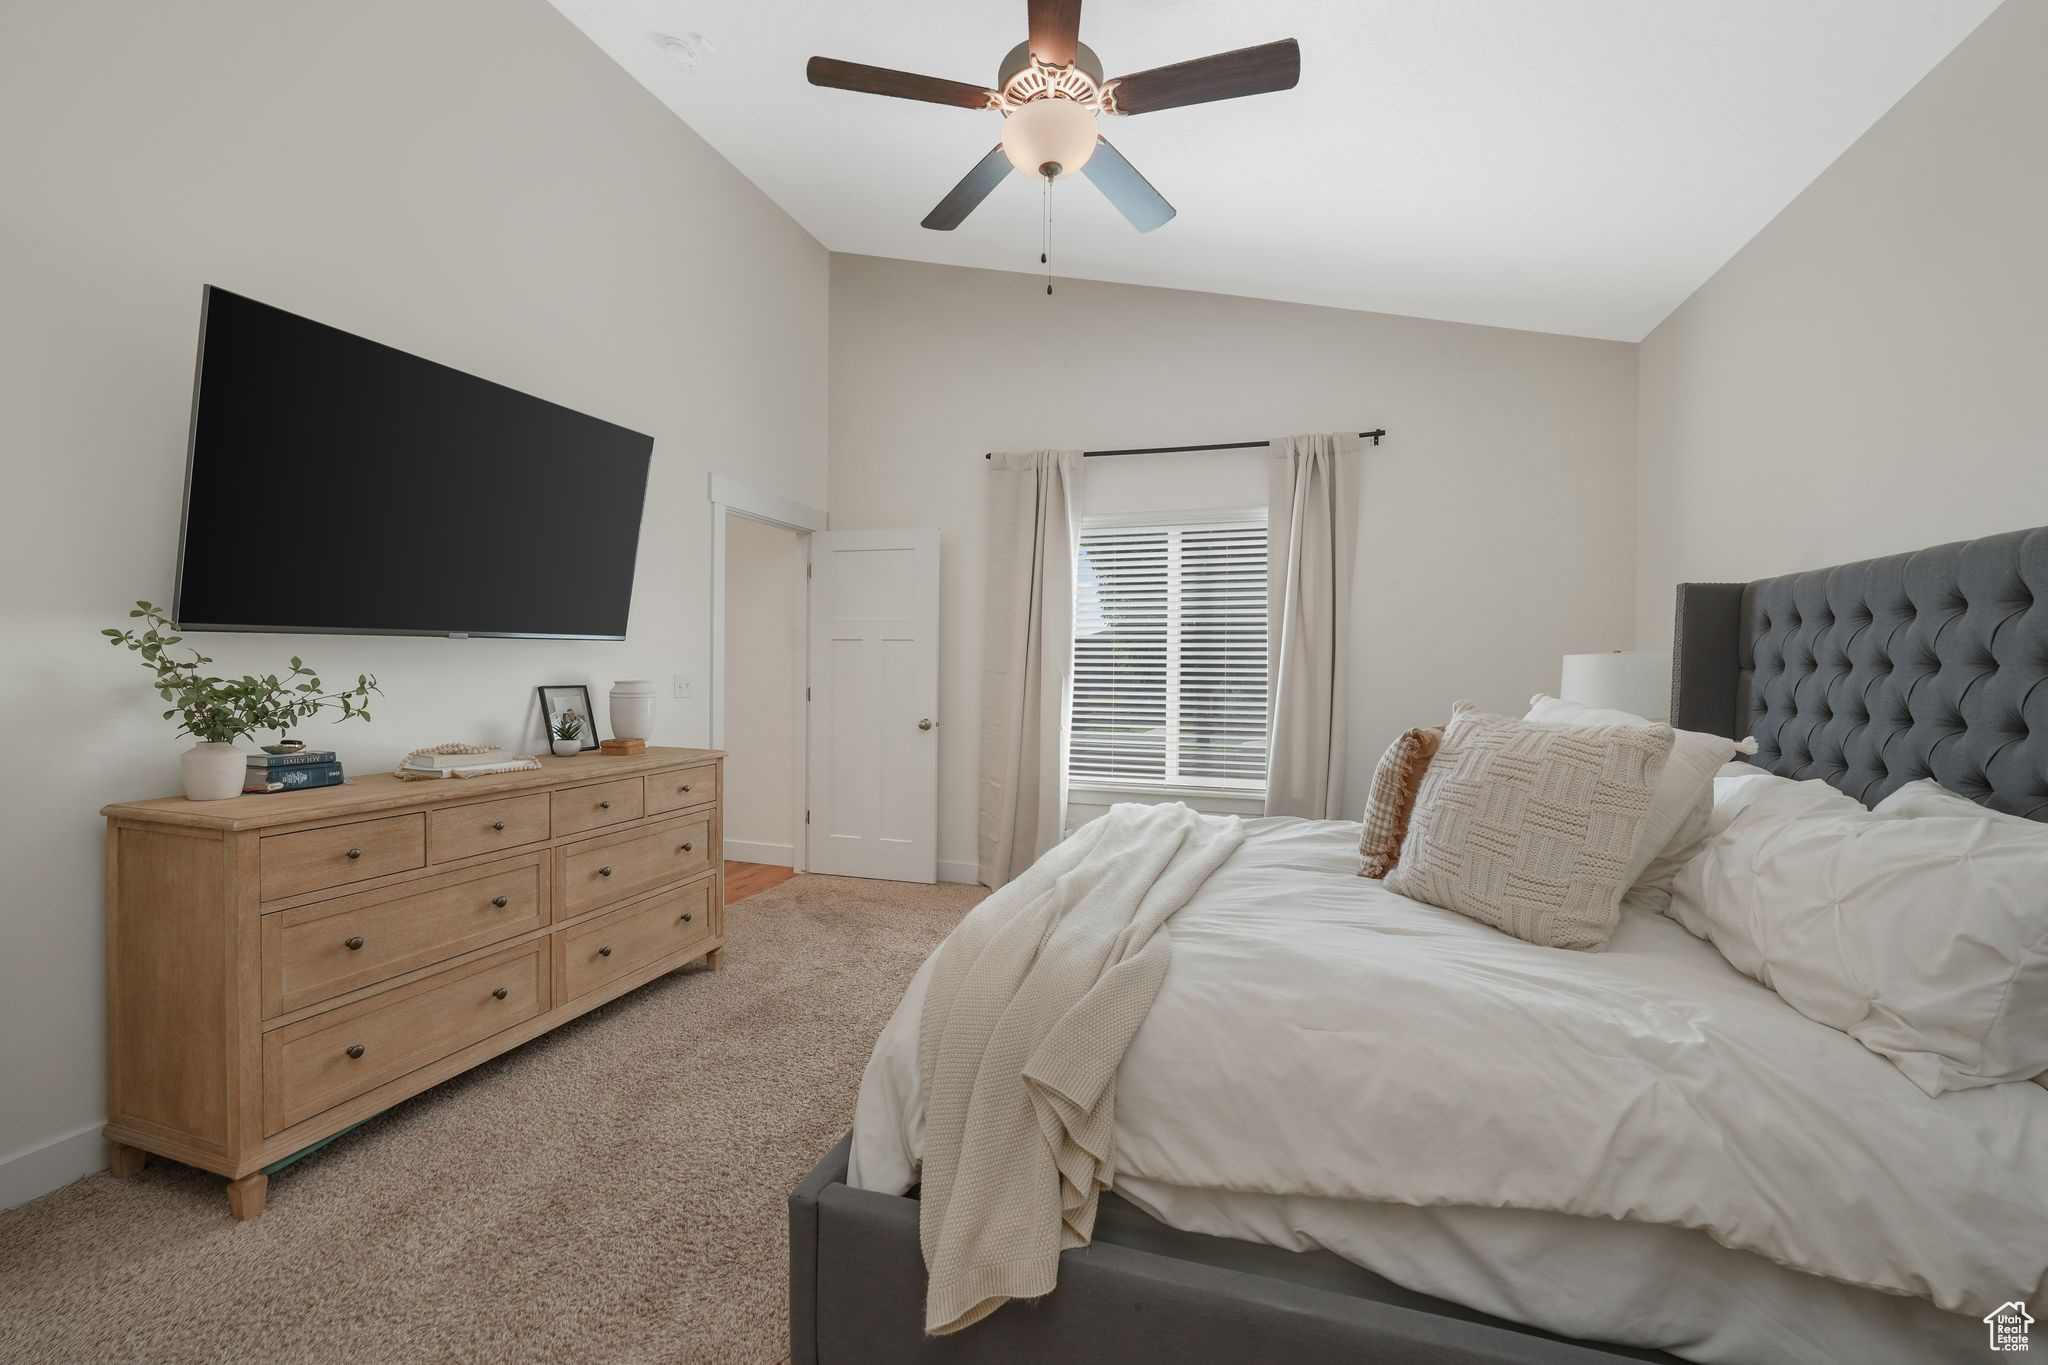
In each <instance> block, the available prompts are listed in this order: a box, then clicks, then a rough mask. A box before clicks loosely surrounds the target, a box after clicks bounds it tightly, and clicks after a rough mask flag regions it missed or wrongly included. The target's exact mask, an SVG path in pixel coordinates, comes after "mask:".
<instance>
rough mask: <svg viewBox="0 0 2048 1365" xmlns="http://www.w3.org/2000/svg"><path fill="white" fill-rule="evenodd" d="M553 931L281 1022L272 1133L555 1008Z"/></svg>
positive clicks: (270, 1037) (270, 1052)
mask: <svg viewBox="0 0 2048 1365" xmlns="http://www.w3.org/2000/svg"><path fill="white" fill-rule="evenodd" d="M546 943H547V941H546V940H545V939H536V940H534V941H533V942H532V943H529V944H525V945H523V946H522V947H519V948H515V949H512V950H510V951H508V952H506V953H504V954H501V955H500V956H498V957H494V958H488V959H486V960H485V961H483V962H472V963H470V964H469V965H468V966H466V967H456V968H453V969H451V970H449V971H446V972H442V973H441V974H439V975H437V976H430V977H428V978H427V979H426V980H424V981H415V982H414V983H412V984H411V985H410V986H400V987H399V988H398V989H396V990H393V991H389V992H387V993H385V994H383V995H378V996H373V997H372V998H370V999H368V1000H364V1001H361V1002H359V1003H357V1004H354V1005H346V1006H343V1007H342V1008H341V1009H338V1010H332V1011H329V1012H328V1013H326V1014H316V1015H314V1016H313V1017H312V1018H311V1019H304V1020H301V1021H300V1022H298V1023H296V1024H291V1025H288V1026H286V1027H284V1028H281V1029H277V1030H274V1031H273V1032H271V1033H269V1034H267V1035H266V1036H265V1037H264V1039H263V1110H264V1131H265V1132H267V1133H275V1132H279V1131H281V1130H283V1129H285V1128H289V1127H291V1126H292V1125H293V1124H294V1123H298V1122H300V1121H301V1120H303V1119H308V1118H311V1117H312V1116H313V1115H315V1114H317V1113H319V1112H321V1111H322V1110H323V1109H332V1108H333V1107H334V1106H335V1105H337V1104H340V1103H341V1102H342V1101H344V1100H348V1099H353V1098H354V1097H355V1096H357V1095H360V1094H363V1093H364V1092H366V1091H370V1090H375V1089H376V1088H377V1087H378V1086H380V1085H382V1084H384V1083H385V1082H386V1081H390V1080H396V1079H397V1078H398V1077H400V1076H403V1075H405V1074H406V1073H407V1072H408V1071H414V1070H417V1069H418V1068H420V1067H423V1066H425V1065H427V1063H429V1062H434V1061H439V1060H440V1059H441V1058H443V1057H446V1056H447V1055H448V1054H449V1053H451V1052H460V1051H461V1050H462V1049H463V1048H465V1047H468V1046H469V1045H470V1044H471V1043H475V1042H481V1041H482V1040H483V1039H485V1038H488V1037H490V1036H491V1035H492V1034H494V1033H499V1032H502V1031H504V1030H505V1029H508V1028H511V1027H512V1026H513V1025H514V1024H518V1023H522V1022H524V1021H525V1020H528V1019H531V1018H533V1017H534V1016H536V1015H538V1014H541V1013H543V1012H544V1011H545V1010H546V1009H547V1007H548V959H547V952H546Z"/></svg>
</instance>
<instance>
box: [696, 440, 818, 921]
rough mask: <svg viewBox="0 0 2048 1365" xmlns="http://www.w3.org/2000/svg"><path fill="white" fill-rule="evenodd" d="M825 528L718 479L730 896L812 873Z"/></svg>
mask: <svg viewBox="0 0 2048 1365" xmlns="http://www.w3.org/2000/svg"><path fill="white" fill-rule="evenodd" d="M824 529H825V514H824V512H822V511H820V510H819V509H817V508H815V507H806V506H805V505H803V504H802V503H798V502H792V501H790V500H789V499H787V498H783V497H778V496H776V495H775V494H773V493H765V492H762V491H761V490H759V489H755V488H749V487H747V486H746V485H745V484H741V483H736V482H734V481H733V480H731V479H728V478H725V477H723V476H722V475H718V474H713V475H712V476H711V747H712V748H714V749H723V750H725V751H726V755H727V756H726V760H725V791H724V797H725V857H726V863H727V867H726V873H727V876H726V885H727V887H728V888H731V887H733V886H735V884H740V885H751V884H755V883H762V884H763V885H772V884H773V883H774V881H775V880H778V878H775V877H773V876H772V875H770V874H771V873H772V871H773V869H776V868H789V869H791V870H792V871H795V872H802V871H803V870H804V868H805V856H804V843H805V838H804V836H805V829H804V773H805V771H806V767H805V765H806V763H807V761H808V760H807V749H808V745H809V732H808V724H807V720H806V716H805V712H806V710H807V709H808V708H807V706H806V702H805V698H804V690H805V680H806V678H807V676H808V674H809V671H810V664H809V657H810V644H809V634H808V631H807V629H806V626H807V622H808V620H809V612H810V607H809V594H808V583H807V579H806V566H807V565H808V564H809V562H810V540H811V535H812V533H813V532H816V531H822V530H824ZM734 864H745V865H746V866H742V867H735V866H734ZM750 869H752V870H751V871H750Z"/></svg>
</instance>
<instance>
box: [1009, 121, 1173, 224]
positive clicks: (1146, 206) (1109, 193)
mask: <svg viewBox="0 0 2048 1365" xmlns="http://www.w3.org/2000/svg"><path fill="white" fill-rule="evenodd" d="M998 150H1000V149H998ZM1081 174H1083V175H1085V176H1087V177H1088V178H1089V179H1090V180H1092V181H1094V182H1095V188H1096V189H1098V190H1101V191H1102V197H1103V198H1105V199H1107V200H1109V202H1110V203H1112V204H1114V205H1116V211H1117V212H1118V213H1121V214H1122V215H1123V216H1124V217H1126V218H1128V219H1130V220H1131V226H1132V227H1134V228H1136V229H1137V230H1138V231H1140V232H1150V231H1151V230H1152V229H1153V228H1156V227H1160V226H1162V225H1164V224H1165V223H1167V222H1169V221H1171V220H1172V218H1173V215H1174V212H1175V210H1174V207H1173V205H1171V204H1169V203H1167V202H1166V197H1165V196H1164V195H1162V194H1160V193H1159V191H1158V190H1155V189H1153V188H1152V182H1151V181H1149V180H1147V179H1146V178H1145V177H1144V176H1142V175H1139V174H1138V168H1137V167H1136V166H1133V165H1132V164H1131V163H1130V162H1128V161H1126V160H1124V154H1123V153H1122V152H1119V151H1118V150H1117V149H1116V148H1115V147H1114V146H1113V145H1111V143H1110V140H1109V139H1108V138H1106V137H1098V138H1096V139H1095V155H1093V156H1091V157H1089V158H1088V164H1086V165H1085V166H1083V167H1081Z"/></svg>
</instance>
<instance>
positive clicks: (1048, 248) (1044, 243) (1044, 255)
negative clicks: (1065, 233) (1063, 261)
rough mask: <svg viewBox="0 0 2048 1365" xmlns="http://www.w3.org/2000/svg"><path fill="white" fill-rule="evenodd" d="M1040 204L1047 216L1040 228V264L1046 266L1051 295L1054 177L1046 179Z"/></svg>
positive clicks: (1047, 284) (1046, 288)
mask: <svg viewBox="0 0 2048 1365" xmlns="http://www.w3.org/2000/svg"><path fill="white" fill-rule="evenodd" d="M1040 202H1041V204H1042V205H1043V206H1044V214H1045V221H1044V224H1043V226H1042V227H1041V228H1040V230H1039V238H1038V263H1039V264H1040V265H1042V266H1044V267H1045V292H1046V293H1047V294H1051V293H1052V177H1051V176H1047V177H1046V178H1045V186H1044V189H1043V192H1042V193H1041V195H1040Z"/></svg>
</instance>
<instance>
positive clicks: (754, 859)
mask: <svg viewBox="0 0 2048 1365" xmlns="http://www.w3.org/2000/svg"><path fill="white" fill-rule="evenodd" d="M725 856H726V858H727V860H728V861H730V862H735V863H767V864H769V865H770V866H772V867H795V866H796V847H795V845H793V844H760V843H755V842H754V841H753V840H752V839H727V840H726V841H725Z"/></svg>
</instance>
